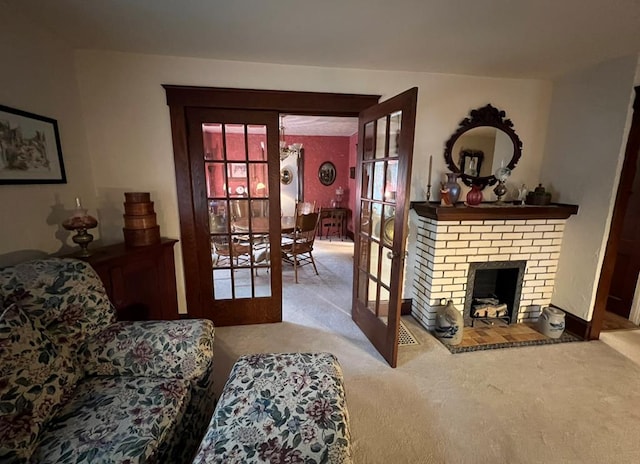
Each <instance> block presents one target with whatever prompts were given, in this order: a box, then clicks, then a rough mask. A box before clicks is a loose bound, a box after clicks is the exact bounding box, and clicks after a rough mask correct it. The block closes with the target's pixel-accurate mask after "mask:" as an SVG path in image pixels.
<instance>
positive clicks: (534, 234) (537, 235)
mask: <svg viewBox="0 0 640 464" xmlns="http://www.w3.org/2000/svg"><path fill="white" fill-rule="evenodd" d="M522 238H524V239H527V238H542V232H525V233H524V234H522Z"/></svg>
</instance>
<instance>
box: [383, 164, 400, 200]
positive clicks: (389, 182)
mask: <svg viewBox="0 0 640 464" xmlns="http://www.w3.org/2000/svg"><path fill="white" fill-rule="evenodd" d="M385 164H386V170H385V173H386V176H385V187H384V199H385V201H387V202H390V203H395V202H396V193H397V191H398V161H397V160H388V161H385Z"/></svg>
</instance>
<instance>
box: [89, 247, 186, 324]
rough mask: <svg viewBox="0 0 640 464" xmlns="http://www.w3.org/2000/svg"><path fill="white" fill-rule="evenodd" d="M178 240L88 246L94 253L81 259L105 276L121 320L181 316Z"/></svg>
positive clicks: (103, 280) (104, 279) (109, 292)
mask: <svg viewBox="0 0 640 464" xmlns="http://www.w3.org/2000/svg"><path fill="white" fill-rule="evenodd" d="M176 242H177V240H172V239H167V238H163V239H162V240H161V242H160V243H159V244H157V245H149V246H141V247H126V246H125V245H124V243H118V244H115V245H109V246H105V247H101V248H91V247H89V250H90V251H91V253H92V255H91V256H89V257H88V258H80V259H83V260H84V261H87V262H88V263H89V264H91V266H92V267H93V268H94V269H95V270H96V272H97V273H98V275H99V276H100V278H101V279H102V282H103V283H104V286H105V288H106V290H107V293H108V295H109V298H110V299H111V301H112V302H113V304H114V306H115V307H116V310H117V312H118V319H119V320H152V319H178V317H179V316H178V297H177V293H176V272H175V261H174V257H173V247H174V245H175V244H176Z"/></svg>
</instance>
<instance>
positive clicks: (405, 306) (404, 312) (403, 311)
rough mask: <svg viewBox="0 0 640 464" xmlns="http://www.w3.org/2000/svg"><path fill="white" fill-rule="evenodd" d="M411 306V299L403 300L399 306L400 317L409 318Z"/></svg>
mask: <svg viewBox="0 0 640 464" xmlns="http://www.w3.org/2000/svg"><path fill="white" fill-rule="evenodd" d="M412 304H413V299H412V298H404V299H403V300H402V303H401V304H400V315H401V316H410V315H411V305H412Z"/></svg>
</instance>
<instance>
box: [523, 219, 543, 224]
mask: <svg viewBox="0 0 640 464" xmlns="http://www.w3.org/2000/svg"><path fill="white" fill-rule="evenodd" d="M546 223H547V220H546V219H527V225H537V224H546Z"/></svg>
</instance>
